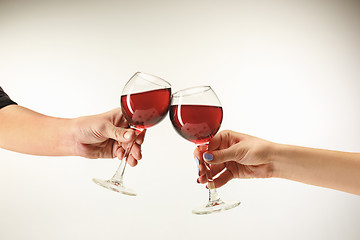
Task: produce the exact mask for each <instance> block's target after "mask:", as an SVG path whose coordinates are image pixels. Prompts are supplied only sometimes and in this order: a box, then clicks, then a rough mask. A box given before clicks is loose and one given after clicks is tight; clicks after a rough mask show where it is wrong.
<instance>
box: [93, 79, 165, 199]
mask: <svg viewBox="0 0 360 240" xmlns="http://www.w3.org/2000/svg"><path fill="white" fill-rule="evenodd" d="M170 99H171V85H170V83H168V82H167V81H165V80H163V79H161V78H159V77H156V76H153V75H150V74H146V73H142V72H137V73H135V74H134V75H133V76H132V77H131V78H130V80H129V81H128V82H127V83H126V85H125V87H124V89H123V91H122V95H121V109H122V113H123V117H125V118H126V120H127V121H128V123H129V125H130V128H132V129H134V130H135V131H136V137H137V136H138V135H139V134H140V133H142V132H143V131H144V130H145V129H147V128H149V127H152V126H154V125H155V124H157V123H159V122H160V121H161V120H162V119H164V117H165V116H166V114H167V112H168V109H169V106H170ZM135 140H136V138H135V139H134V141H133V142H132V143H130V144H129V145H128V147H127V149H125V153H124V157H123V159H122V160H121V163H120V166H119V168H118V170H117V171H116V173H115V175H114V176H113V177H112V178H111V179H109V180H103V179H97V178H94V179H93V181H94V182H95V183H96V184H98V185H100V186H102V187H105V188H107V189H110V190H113V191H115V192H120V193H123V194H126V195H130V196H136V193H135V191H134V190H132V189H130V188H127V187H125V186H124V183H123V177H124V171H125V166H126V161H127V158H128V156H129V154H130V151H131V148H132V146H133V145H134V142H135Z"/></svg>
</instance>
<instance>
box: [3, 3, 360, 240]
mask: <svg viewBox="0 0 360 240" xmlns="http://www.w3.org/2000/svg"><path fill="white" fill-rule="evenodd" d="M359 25H360V4H359V2H358V1H355V0H354V1H346V0H345V1H341V0H339V1H335V0H334V1H319V0H312V1H310V0H304V1H281V0H279V1H276V0H271V1H260V0H254V1H226V0H222V1H165V0H163V1H145V0H143V1H121V0H119V1H22V2H21V1H13V0H12V1H10V0H9V1H4V0H3V1H0V85H1V86H2V87H3V88H4V90H5V91H6V92H7V93H8V94H9V95H10V96H11V97H12V99H13V100H15V101H17V102H18V103H19V104H20V105H22V106H25V107H28V108H31V109H33V110H36V111H39V112H41V113H44V114H48V115H51V116H57V117H77V116H82V115H89V114H96V113H101V112H105V111H108V110H110V109H112V108H115V107H117V106H119V96H120V94H121V90H122V87H123V86H124V84H125V83H126V81H127V80H128V79H129V78H130V77H131V76H132V75H133V73H134V72H136V71H144V72H148V73H152V74H154V75H158V76H160V77H162V78H164V79H166V80H168V81H169V82H171V83H172V86H173V91H176V90H179V89H181V88H185V87H189V86H197V85H211V86H212V87H213V88H214V90H215V91H216V92H217V94H218V96H219V98H220V100H221V101H222V104H223V108H224V121H223V124H222V127H221V129H222V130H224V129H232V130H235V131H238V132H244V133H247V134H251V135H255V136H258V137H261V138H265V139H268V140H270V141H274V142H280V143H288V144H296V145H302V146H308V147H318V148H326V149H334V150H342V151H354V152H360V124H359V123H360V110H359V109H360V107H359V103H360V27H359ZM193 149H194V146H193V145H192V144H191V143H189V142H187V141H185V140H184V139H182V138H181V137H180V136H178V135H177V134H176V132H175V131H174V130H173V129H172V126H171V124H170V121H169V119H168V118H166V119H165V120H164V121H163V122H161V124H159V125H157V126H155V127H154V128H153V129H149V131H148V133H147V136H146V141H145V143H144V145H143V160H142V161H141V162H140V163H139V165H138V166H137V167H136V168H131V167H128V168H127V169H126V176H125V177H126V181H127V184H128V185H129V186H131V187H133V188H134V189H136V190H137V192H138V193H139V195H138V196H137V197H135V198H134V197H128V196H123V195H120V194H118V193H114V192H111V191H109V190H106V189H103V188H101V187H99V186H97V185H95V184H94V183H92V181H91V179H92V178H93V177H103V178H108V177H111V176H112V174H113V173H114V171H115V170H116V168H117V166H118V164H119V161H117V160H88V159H82V158H79V157H52V158H51V157H38V156H27V155H23V154H18V153H13V152H9V151H5V150H0V190H1V195H0V239H4V240H5V239H28V240H32V239H34V240H35V239H36V240H42V239H59V240H60V239H62V240H63V239H88V240H90V239H106V240H108V239H200V238H201V239H207V240H212V239H299V240H303V239H327V240H331V239H334V240H335V239H351V240H352V239H360V228H359V223H360V198H359V197H358V196H355V195H351V194H347V193H343V192H339V191H335V190H330V189H324V188H320V187H314V186H309V185H305V184H302V183H297V182H292V181H288V180H283V179H250V180H233V181H232V182H230V183H228V184H227V185H226V186H224V187H223V188H221V189H220V190H219V192H220V194H221V196H222V198H223V199H238V200H240V201H241V202H242V204H241V205H240V206H239V207H238V208H236V209H233V210H231V211H227V212H224V213H219V214H215V215H208V216H195V215H192V214H191V210H192V208H193V207H195V206H198V205H199V204H202V203H205V202H206V199H207V192H206V189H205V188H204V186H200V185H198V184H197V183H196V176H197V174H196V165H195V161H194V160H193V155H192V152H193ZM359 174H360V173H359Z"/></svg>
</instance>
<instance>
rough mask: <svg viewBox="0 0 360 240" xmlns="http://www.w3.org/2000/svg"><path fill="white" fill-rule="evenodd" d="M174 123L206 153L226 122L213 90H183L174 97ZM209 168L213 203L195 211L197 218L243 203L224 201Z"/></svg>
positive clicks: (171, 115)
mask: <svg viewBox="0 0 360 240" xmlns="http://www.w3.org/2000/svg"><path fill="white" fill-rule="evenodd" d="M170 119H171V122H172V124H173V126H174V128H175V130H176V131H177V132H178V133H179V134H180V135H181V136H182V137H183V138H185V139H187V140H189V141H191V142H193V143H195V144H196V145H197V146H198V147H199V148H201V150H202V151H204V150H208V144H209V141H210V140H211V138H212V137H213V136H214V135H215V134H216V133H217V131H218V130H219V128H220V125H221V122H222V119H223V110H222V107H221V103H220V101H219V99H218V97H217V96H216V94H215V92H214V91H213V89H212V88H211V87H210V86H200V87H193V88H187V89H183V90H180V91H178V92H176V93H174V94H173V95H172V100H171V106H170ZM204 164H205V166H206V176H207V178H208V188H209V201H208V203H207V204H206V205H205V206H200V207H198V208H195V209H194V210H193V211H192V212H193V213H194V214H210V213H213V212H220V211H223V210H228V209H231V208H234V207H236V206H238V205H239V204H240V202H239V201H226V202H224V201H222V200H221V199H220V197H219V195H218V193H217V191H216V188H215V184H214V181H213V176H212V174H211V171H210V167H209V165H208V164H207V163H206V162H205V161H204Z"/></svg>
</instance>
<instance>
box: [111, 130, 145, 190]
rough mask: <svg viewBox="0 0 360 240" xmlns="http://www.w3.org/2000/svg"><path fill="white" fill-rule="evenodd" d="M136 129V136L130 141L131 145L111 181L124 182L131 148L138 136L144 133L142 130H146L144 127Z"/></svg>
mask: <svg viewBox="0 0 360 240" xmlns="http://www.w3.org/2000/svg"><path fill="white" fill-rule="evenodd" d="M135 130H136V131H135V134H136V136H135V138H134V140H133V141H132V142H131V143H130V145H129V146H128V147H127V148H126V150H125V153H124V157H123V158H122V159H121V163H120V166H119V168H118V170H117V171H116V173H115V174H114V176H113V177H112V178H111V181H114V182H118V183H120V184H123V177H124V172H125V167H126V162H127V159H128V157H129V155H130V152H131V149H132V147H133V145H134V143H135V141H136V138H137V136H139V134H140V133H142V131H144V129H135Z"/></svg>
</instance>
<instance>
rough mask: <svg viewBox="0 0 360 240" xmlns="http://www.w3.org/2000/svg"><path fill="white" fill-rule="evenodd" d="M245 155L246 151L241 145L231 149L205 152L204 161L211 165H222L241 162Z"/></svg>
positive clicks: (233, 146)
mask: <svg viewBox="0 0 360 240" xmlns="http://www.w3.org/2000/svg"><path fill="white" fill-rule="evenodd" d="M245 153H246V150H245V149H244V148H243V147H242V146H241V145H240V144H235V145H232V146H230V147H229V148H225V149H221V150H215V151H208V152H205V153H204V154H203V159H204V160H205V161H206V162H208V163H210V164H220V163H224V162H229V161H239V160H241V159H242V158H243V157H244V154H245Z"/></svg>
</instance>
